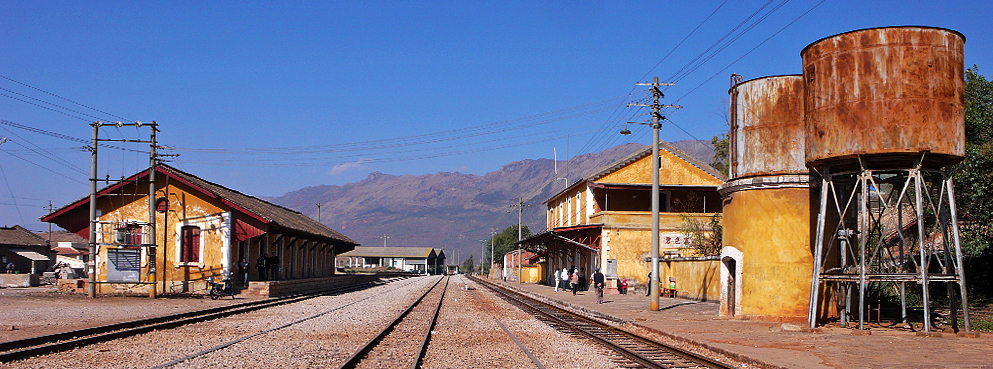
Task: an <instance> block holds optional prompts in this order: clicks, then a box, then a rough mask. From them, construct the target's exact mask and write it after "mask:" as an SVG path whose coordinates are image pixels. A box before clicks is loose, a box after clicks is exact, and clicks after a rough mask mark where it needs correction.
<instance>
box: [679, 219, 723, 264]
mask: <svg viewBox="0 0 993 369" xmlns="http://www.w3.org/2000/svg"><path fill="white" fill-rule="evenodd" d="M681 217H682V218H683V225H682V227H680V228H681V230H682V231H683V233H686V234H688V235H690V245H689V246H688V247H686V249H689V250H692V251H693V252H694V253H695V254H697V255H698V256H715V255H720V254H721V249H723V248H724V243H723V241H722V239H723V237H724V236H723V235H724V226H723V225H721V214H720V213H717V214H714V215H713V216H711V217H710V220H709V221H708V222H706V224H705V222H702V221H699V220H696V219H693V218H690V217H687V216H685V215H681Z"/></svg>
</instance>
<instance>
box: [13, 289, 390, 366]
mask: <svg viewBox="0 0 993 369" xmlns="http://www.w3.org/2000/svg"><path fill="white" fill-rule="evenodd" d="M380 283H382V282H372V283H362V284H357V285H350V286H342V287H338V288H334V289H331V290H326V291H321V292H317V293H310V294H300V295H293V296H287V297H281V298H272V299H267V300H257V301H248V302H243V303H238V304H233V305H227V306H219V307H214V308H210V309H204V310H196V311H190V312H183V313H179V314H172V315H166V316H161V317H155V318H148V319H139V320H133V321H128V322H121V323H115V324H109V325H103V326H98V327H91V328H84V329H79V330H74V331H69V332H63V333H56V334H50V335H45V336H38V337H31V338H25V339H20V340H13V341H7V342H0V363H6V362H12V361H16V360H21V359H26V358H29V357H33V356H39V355H46V354H52V353H58V352H62V351H67V350H71V349H75V348H79V347H84V346H88V345H93V344H97V343H102V342H107V341H111V340H115V339H120V338H125V337H130V336H136V335H139V334H143V333H147V332H151V331H156V330H165V329H173V328H176V327H180V326H184V325H189V324H194V323H199V322H204V321H208V320H213V319H218V318H224V317H228V316H232V315H237V314H243V313H248V312H252V311H256V310H261V309H266V308H271V307H275V306H280V305H286V304H292V303H298V302H302V301H306V300H309V299H313V298H316V297H320V296H330V295H338V294H343V293H348V292H352V291H357V290H361V289H365V288H369V287H371V286H374V285H377V284H380Z"/></svg>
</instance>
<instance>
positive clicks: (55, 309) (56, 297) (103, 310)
mask: <svg viewBox="0 0 993 369" xmlns="http://www.w3.org/2000/svg"><path fill="white" fill-rule="evenodd" d="M235 297H236V298H235V299H234V300H232V299H231V298H222V299H219V300H211V299H209V298H202V297H200V296H188V297H176V298H157V299H150V298H148V297H138V296H102V297H97V298H93V299H90V298H89V297H87V296H86V295H78V294H65V293H58V292H56V290H55V288H54V287H30V288H0V342H5V341H11V340H17V339H22V338H28V337H36V336H41V335H46V334H53V333H61V332H68V331H72V330H77V329H82V328H88V327H95V326H100V325H106V324H110V323H116V322H122V321H129V320H136V319H143V318H151V317H156V316H163V315H169V314H174V313H178V312H183V311H192V310H200V309H206V308H209V307H213V306H222V305H229V304H232V303H239V302H244V301H246V299H247V298H248V297H244V296H235Z"/></svg>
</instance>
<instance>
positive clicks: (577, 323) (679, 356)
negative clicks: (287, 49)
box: [470, 277, 732, 368]
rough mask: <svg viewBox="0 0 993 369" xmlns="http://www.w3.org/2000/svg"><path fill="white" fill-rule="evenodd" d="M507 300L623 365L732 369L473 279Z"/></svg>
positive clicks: (479, 279)
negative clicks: (598, 347)
mask: <svg viewBox="0 0 993 369" xmlns="http://www.w3.org/2000/svg"><path fill="white" fill-rule="evenodd" d="M470 279H472V280H473V281H475V282H477V283H479V284H480V285H483V286H486V287H487V288H489V289H490V290H492V291H494V292H495V293H497V295H499V296H500V297H501V298H503V299H504V300H506V301H508V302H510V303H512V304H514V305H516V306H519V307H521V308H522V309H523V310H525V311H528V312H530V313H532V314H534V315H535V316H537V317H538V318H539V319H541V320H543V321H546V322H548V323H549V324H550V325H552V326H553V327H555V328H557V329H559V330H562V331H565V332H571V333H574V334H576V335H579V336H582V337H586V338H588V339H590V340H592V341H594V342H596V343H598V344H600V345H601V346H603V347H605V348H607V349H609V350H611V351H612V352H615V353H617V355H619V357H620V358H622V359H623V360H625V361H627V362H628V363H625V364H624V365H631V364H633V365H636V366H638V367H645V368H732V366H729V365H728V364H724V363H721V362H718V361H716V360H713V359H710V358H707V357H704V356H701V355H698V354H695V353H692V352H689V351H686V350H683V349H680V348H678V347H673V346H669V345H666V344H663V343H660V342H656V341H654V340H651V339H648V338H645V337H641V336H638V335H636V334H633V333H630V332H626V331H623V330H620V329H617V328H615V327H612V326H610V325H608V324H605V323H602V322H600V321H597V320H594V319H590V318H587V317H585V316H582V315H579V314H576V313H573V312H571V311H568V310H565V309H562V308H560V307H557V306H553V305H549V304H547V303H544V302H541V301H538V300H536V299H533V298H531V297H529V296H526V295H524V294H521V293H518V292H516V291H512V290H508V289H505V288H503V287H501V286H499V285H497V284H494V283H492V282H490V281H487V280H485V279H481V278H475V277H470Z"/></svg>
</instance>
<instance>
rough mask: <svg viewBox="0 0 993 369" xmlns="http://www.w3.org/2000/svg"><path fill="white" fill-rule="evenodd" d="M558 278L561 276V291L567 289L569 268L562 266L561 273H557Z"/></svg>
mask: <svg viewBox="0 0 993 369" xmlns="http://www.w3.org/2000/svg"><path fill="white" fill-rule="evenodd" d="M559 278H561V279H560V280H559V281H560V282H562V292H565V291H566V290H567V289H569V270H568V269H566V268H562V273H561V274H560V275H559Z"/></svg>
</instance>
